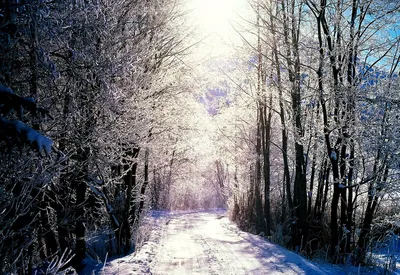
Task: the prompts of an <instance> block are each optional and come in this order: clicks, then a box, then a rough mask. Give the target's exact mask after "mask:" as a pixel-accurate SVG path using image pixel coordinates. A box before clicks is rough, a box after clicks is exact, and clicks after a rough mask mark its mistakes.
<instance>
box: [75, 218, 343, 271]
mask: <svg viewBox="0 0 400 275" xmlns="http://www.w3.org/2000/svg"><path fill="white" fill-rule="evenodd" d="M145 224H146V225H145V226H144V229H145V230H146V231H147V232H148V233H149V232H150V236H149V239H148V240H146V241H145V243H144V245H143V246H142V247H141V248H140V250H138V251H137V252H135V253H134V254H131V255H128V256H126V257H122V258H117V259H114V260H111V261H109V262H107V263H106V265H105V266H104V267H103V264H98V265H97V267H96V268H93V267H92V268H90V267H89V266H88V269H86V272H84V273H82V274H102V275H103V274H107V275H134V274H153V275H170V274H176V275H190V274H205V275H206V274H211V275H216V274H220V275H228V274H257V275H258V274H260V275H261V274H289V275H290V274H296V275H297V274H312V275H314V274H335V275H338V274H343V273H342V272H339V271H338V270H337V269H336V268H332V266H327V265H319V264H316V263H313V262H310V261H308V260H306V259H304V258H302V257H300V256H299V255H297V254H295V253H293V252H290V251H288V250H286V249H284V248H282V247H280V246H278V245H275V244H272V243H269V242H267V241H265V240H263V239H262V238H261V237H259V236H255V235H252V234H249V233H246V232H242V231H240V230H239V229H238V228H237V226H236V225H235V224H233V223H232V222H230V221H229V220H228V218H227V217H226V213H225V211H220V210H218V211H199V212H192V213H188V212H175V213H169V212H162V211H153V212H152V215H151V217H149V218H148V219H147V221H146V223H145ZM89 270H92V271H89Z"/></svg>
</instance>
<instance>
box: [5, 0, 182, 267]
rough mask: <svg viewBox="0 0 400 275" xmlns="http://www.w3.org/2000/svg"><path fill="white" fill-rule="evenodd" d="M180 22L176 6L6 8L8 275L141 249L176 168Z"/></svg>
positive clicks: (25, 4)
mask: <svg viewBox="0 0 400 275" xmlns="http://www.w3.org/2000/svg"><path fill="white" fill-rule="evenodd" d="M182 21H183V19H182V17H181V14H180V7H178V6H177V2H176V1H136V0H134V1H132V0H126V1H125V0H121V1H107V0H105V1H102V0H101V1H17V0H3V1H0V84H1V86H0V111H1V114H0V163H1V165H0V209H1V211H0V259H1V261H0V273H2V274H7V273H15V274H17V273H18V274H36V273H35V272H39V273H40V272H43V274H44V273H46V274H52V273H55V272H57V271H59V270H60V269H65V268H66V267H68V266H70V265H72V266H73V267H74V268H75V269H76V270H79V269H81V268H83V267H84V259H85V257H89V258H90V257H91V258H93V259H100V260H104V259H105V258H106V257H107V255H108V257H110V256H113V255H122V254H127V253H128V252H130V251H132V250H133V249H134V248H135V239H136V229H137V227H138V224H139V221H140V220H141V217H142V216H143V213H144V212H145V210H146V209H147V207H148V205H149V201H148V199H147V198H148V196H147V195H148V192H149V187H148V186H149V181H150V178H153V176H154V178H155V181H157V182H160V181H168V176H167V178H162V177H161V176H160V175H161V173H164V172H163V170H162V169H163V168H164V167H165V166H164V164H165V163H168V162H169V163H170V164H171V165H172V163H173V158H174V152H172V157H171V152H168V151H167V149H165V148H166V147H168V146H169V145H170V144H173V142H176V140H175V136H178V134H174V133H172V134H171V133H169V135H168V136H167V135H165V134H164V133H166V132H168V131H169V130H170V129H171V127H172V126H171V123H169V124H168V123H167V122H168V121H166V120H165V119H164V120H162V119H161V117H162V114H165V113H168V108H169V107H168V106H169V105H168V104H167V102H169V101H171V102H174V101H175V99H174V97H175V94H176V93H177V92H176V91H177V90H178V88H177V87H176V86H177V85H176V84H175V82H174V81H175V80H174V78H173V77H171V76H173V75H174V74H175V73H176V72H177V71H179V70H180V65H179V64H180V63H179V64H178V56H179V54H182V53H183V52H184V50H185V44H184V43H183V42H182V37H183V35H184V33H185V32H180V31H179V28H180V26H181V25H182ZM168 129H169V130H168ZM160 140H161V141H162V142H160ZM171 140H172V141H171ZM166 145H167V146H166ZM170 151H171V150H170ZM156 152H157V153H156ZM157 154H159V155H157ZM175 155H176V154H175ZM167 166H168V165H167ZM160 184H161V183H160ZM157 186H161V185H157ZM155 188H156V187H155ZM154 192H156V193H157V190H155V191H154ZM158 193H159V192H158ZM159 197H160V195H158V198H159ZM155 204H156V205H157V204H159V205H161V206H162V204H163V202H162V201H161V199H160V201H157V202H155ZM50 263H51V264H50ZM39 273H38V274H39ZM40 274H42V273H40Z"/></svg>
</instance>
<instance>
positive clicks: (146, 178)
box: [139, 148, 149, 218]
mask: <svg viewBox="0 0 400 275" xmlns="http://www.w3.org/2000/svg"><path fill="white" fill-rule="evenodd" d="M144 154H145V156H144V181H143V184H142V187H141V188H140V204H139V218H140V215H141V214H142V211H143V208H144V202H145V201H146V197H145V195H146V189H147V186H148V185H149V149H147V148H146V151H145V153H144Z"/></svg>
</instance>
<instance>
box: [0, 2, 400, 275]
mask: <svg viewBox="0 0 400 275" xmlns="http://www.w3.org/2000/svg"><path fill="white" fill-rule="evenodd" d="M200 2H201V3H202V4H201V5H200V4H199V3H200ZM206 2H207V3H208V5H209V6H207V7H206V6H205V4H204V3H206ZM214 2H215V3H214ZM214 2H213V1H208V0H204V1H203V2H202V1H201V0H113V1H112V0H71V1H60V0H0V163H1V165H0V259H1V260H0V274H57V273H60V272H64V273H60V274H66V273H67V272H69V271H68V270H70V271H71V270H76V271H80V270H82V269H83V268H84V266H85V259H88V258H92V259H100V260H102V261H103V260H105V259H106V258H107V257H117V256H121V255H127V254H129V253H132V252H133V251H135V250H136V249H137V248H138V247H139V246H140V243H141V242H140V239H141V238H142V236H141V235H142V234H144V233H143V232H141V231H140V226H141V224H142V222H143V219H144V218H145V217H146V215H148V213H149V211H152V210H188V209H211V208H226V209H227V210H228V213H229V217H230V219H231V220H232V221H234V222H235V223H236V224H237V225H238V226H239V228H241V229H242V230H244V231H247V232H251V233H253V234H257V235H260V236H263V237H264V238H265V239H266V240H268V241H270V242H273V243H276V244H279V245H281V246H283V247H286V248H288V249H289V250H292V251H295V252H296V253H298V254H300V255H302V256H304V257H306V258H310V259H315V258H323V259H326V260H327V261H328V262H331V263H334V264H340V263H348V262H350V263H351V264H354V265H359V264H361V265H368V264H370V262H369V259H368V253H367V252H368V251H373V250H374V249H375V248H376V247H377V245H378V244H379V243H382V242H385V241H387V240H389V239H391V238H395V237H396V238H397V235H398V234H399V233H400V215H399V213H400V204H399V198H400V182H399V180H400V150H399V149H398V144H400V140H399V138H400V133H399V132H400V120H399V115H400V109H399V104H400V82H399V81H400V79H399V70H400V68H399V62H400V33H399V29H400V28H399V27H400V26H399V24H400V2H398V1H390V0H237V1H233V0H232V1H229V0H223V1H222V0H221V1H220V2H218V1H214ZM217 2H218V3H217ZM232 3H235V4H232ZM196 5H197V6H196ZM198 5H200V7H201V8H199V6H198ZM224 5H225V6H224ZM228 6H229V8H227V7H228ZM227 10H228V11H230V12H227ZM71 272H72V271H71Z"/></svg>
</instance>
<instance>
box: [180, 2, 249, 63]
mask: <svg viewBox="0 0 400 275" xmlns="http://www.w3.org/2000/svg"><path fill="white" fill-rule="evenodd" d="M246 4H247V1H246V0H188V7H189V10H191V11H192V12H191V13H190V15H189V16H190V20H191V24H192V25H193V26H195V27H196V32H197V33H198V35H199V37H201V38H204V37H207V39H205V41H204V45H205V47H204V48H203V49H201V50H202V52H203V53H205V54H210V55H213V56H215V55H221V54H222V55H226V54H230V53H231V52H232V46H237V45H240V44H241V43H242V41H241V39H240V36H239V35H238V34H237V33H236V31H235V30H234V29H233V27H232V25H235V24H236V23H237V22H238V21H241V19H240V15H243V13H244V11H245V10H246Z"/></svg>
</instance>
